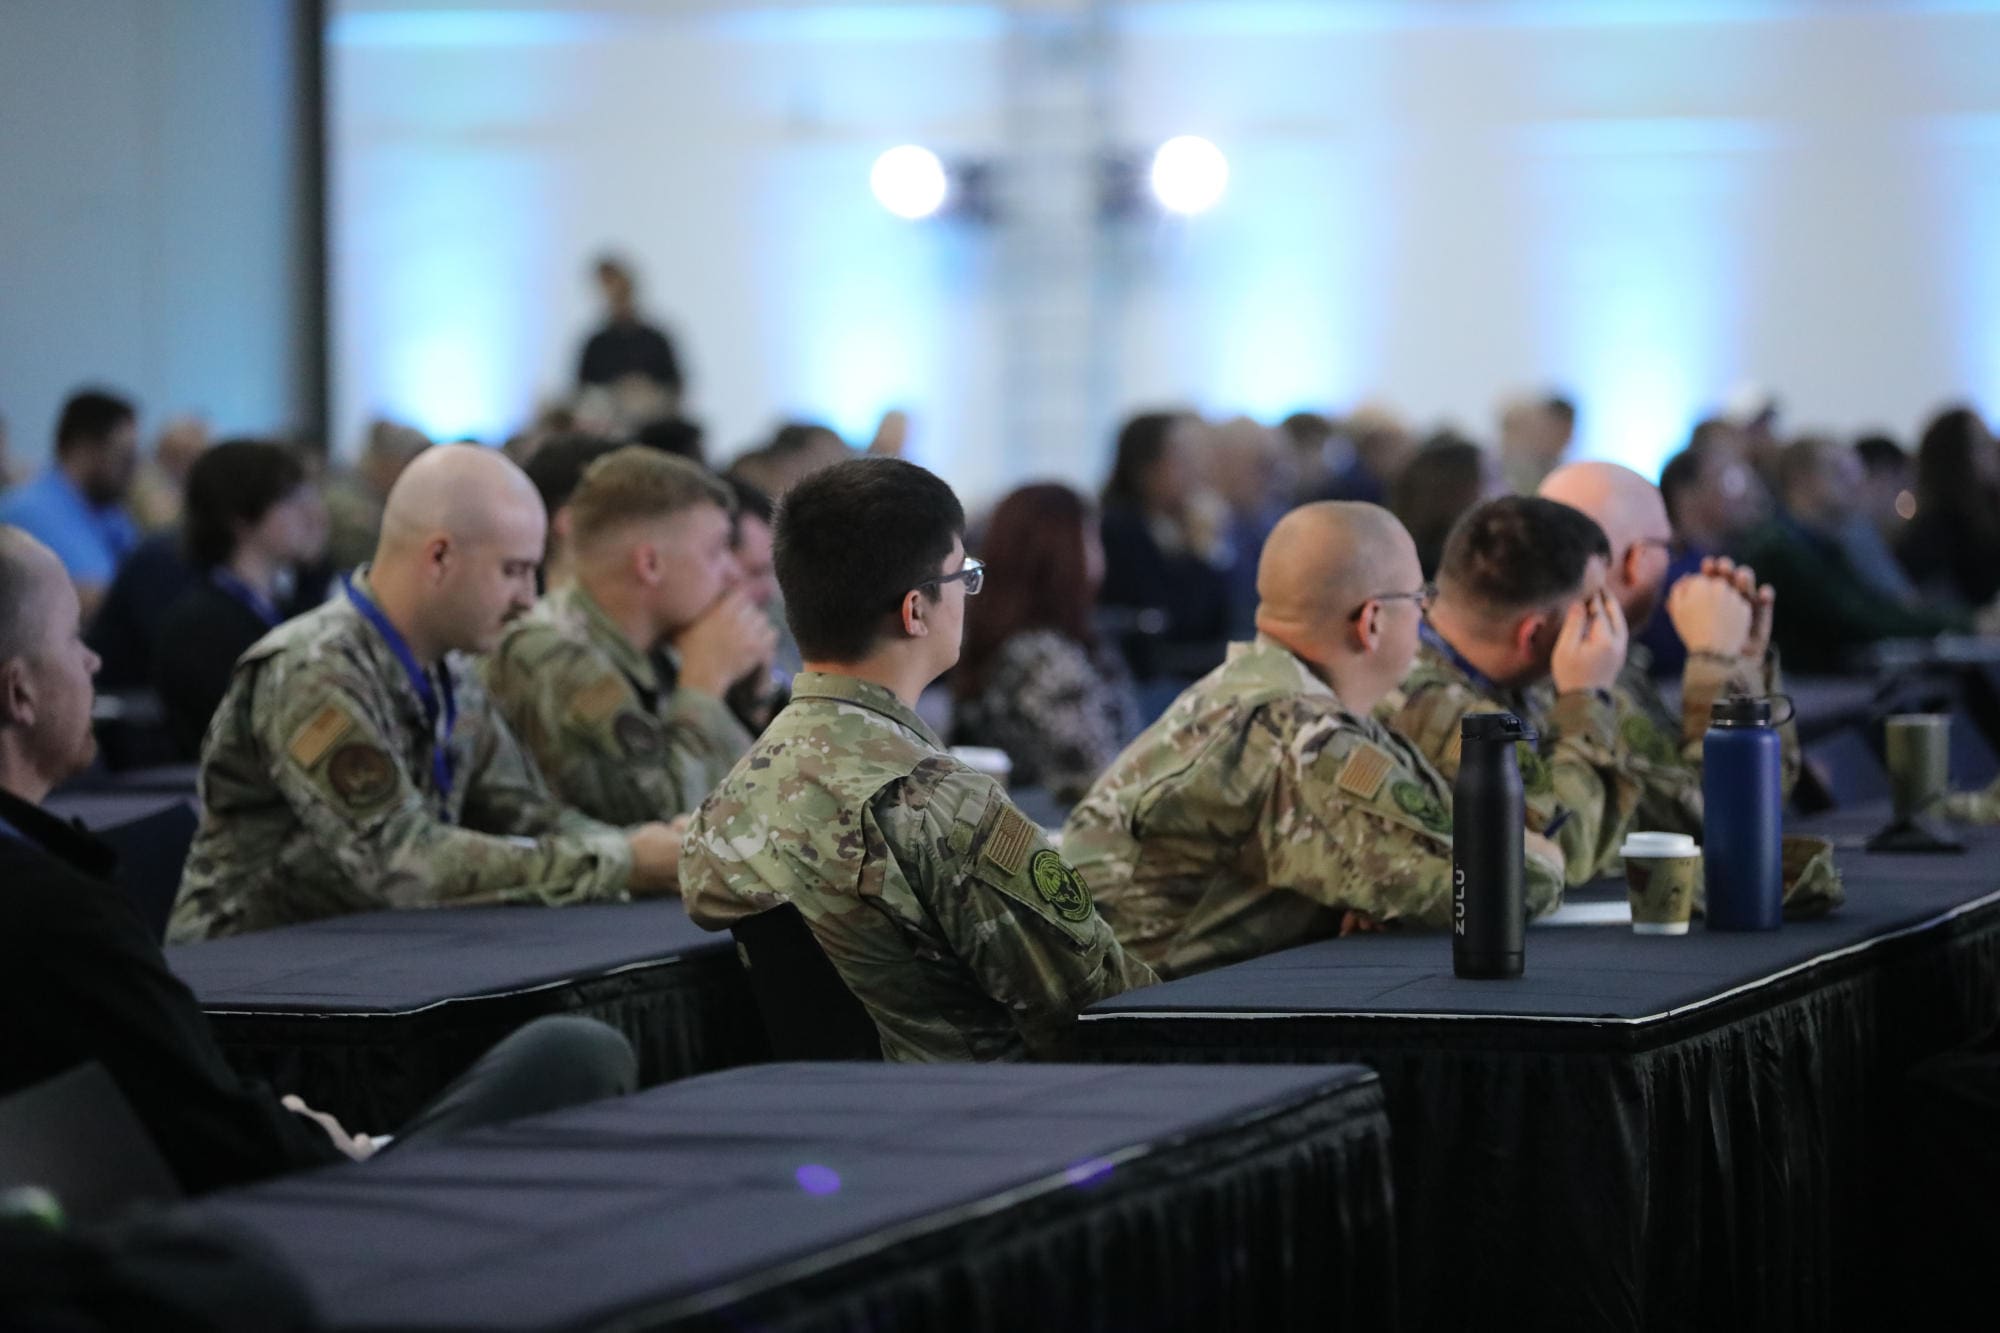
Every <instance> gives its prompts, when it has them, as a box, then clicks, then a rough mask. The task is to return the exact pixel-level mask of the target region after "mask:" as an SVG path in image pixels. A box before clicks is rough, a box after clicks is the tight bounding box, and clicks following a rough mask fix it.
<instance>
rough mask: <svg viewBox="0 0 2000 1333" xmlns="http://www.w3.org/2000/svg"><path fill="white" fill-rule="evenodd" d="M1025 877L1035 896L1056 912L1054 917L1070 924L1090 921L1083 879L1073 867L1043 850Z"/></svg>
mask: <svg viewBox="0 0 2000 1333" xmlns="http://www.w3.org/2000/svg"><path fill="white" fill-rule="evenodd" d="M1028 874H1029V877H1030V878H1032V879H1033V880H1034V881H1035V892H1036V893H1039V894H1041V895H1042V901H1043V902H1045V903H1047V904H1048V905H1049V906H1050V907H1053V908H1055V909H1056V915H1057V916H1059V917H1061V918H1062V919H1063V920H1065V921H1070V922H1078V921H1087V920H1089V919H1090V913H1091V905H1090V888H1089V886H1087V885H1086V884H1085V883H1084V882H1083V876H1082V875H1079V874H1077V873H1076V867H1075V866H1073V865H1071V864H1070V863H1069V862H1067V861H1065V860H1063V859H1062V857H1061V856H1059V855H1057V854H1056V853H1055V852H1053V851H1051V850H1049V849H1048V848H1046V847H1044V848H1042V850H1041V851H1039V852H1036V853H1035V859H1034V861H1033V862H1032V863H1030V865H1029V867H1028Z"/></svg>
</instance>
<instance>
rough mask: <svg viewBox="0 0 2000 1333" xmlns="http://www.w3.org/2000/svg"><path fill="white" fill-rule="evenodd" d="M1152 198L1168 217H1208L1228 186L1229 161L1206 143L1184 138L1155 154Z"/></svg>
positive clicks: (1197, 139)
mask: <svg viewBox="0 0 2000 1333" xmlns="http://www.w3.org/2000/svg"><path fill="white" fill-rule="evenodd" d="M1152 181H1153V197H1154V198H1155V199H1158V200H1159V201H1160V207H1161V208H1164V209H1166V210H1167V211H1168V212H1169V213H1205V212H1207V211H1208V210H1209V209H1211V208H1214V207H1215V205H1216V204H1217V202H1219V201H1220V200H1221V198H1222V192H1223V190H1224V189H1225V188H1227V187H1228V185H1229V159H1228V158H1226V157H1224V156H1223V155H1222V150H1221V149H1220V148H1217V147H1216V146H1215V145H1214V144H1212V143H1210V142H1209V141H1208V140H1206V139H1202V138H1198V137H1196V136H1195V135H1192V134H1183V135H1181V136H1180V137H1179V138H1177V139H1169V140H1167V141H1166V142H1165V143H1163V144H1161V145H1160V150H1159V151H1158V152H1157V153H1154V154H1153V174H1152Z"/></svg>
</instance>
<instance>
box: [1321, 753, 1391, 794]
mask: <svg viewBox="0 0 2000 1333" xmlns="http://www.w3.org/2000/svg"><path fill="white" fill-rule="evenodd" d="M1395 767H1396V761H1395V760H1393V759H1391V758H1390V757H1389V756H1388V755H1386V754H1384V753H1382V751H1381V750H1380V749H1378V748H1377V747H1376V746H1374V745H1372V744H1370V743H1368V742H1365V741H1364V742H1363V743H1362V744H1361V745H1360V746H1358V747H1356V749H1355V750H1354V752H1353V753H1352V754H1350V755H1348V756H1347V762H1346V763H1344V764H1342V765H1341V766H1340V776H1339V777H1338V778H1335V779H1334V785H1335V786H1337V787H1339V788H1340V789H1341V790H1342V791H1344V792H1347V793H1348V794H1350V795H1352V796H1357V797H1359V798H1360V799H1362V800H1364V801H1372V800H1374V799H1375V793H1377V792H1379V791H1381V790H1382V784H1383V783H1384V782H1385V781H1387V780H1388V777H1389V774H1390V773H1392V772H1394V771H1395Z"/></svg>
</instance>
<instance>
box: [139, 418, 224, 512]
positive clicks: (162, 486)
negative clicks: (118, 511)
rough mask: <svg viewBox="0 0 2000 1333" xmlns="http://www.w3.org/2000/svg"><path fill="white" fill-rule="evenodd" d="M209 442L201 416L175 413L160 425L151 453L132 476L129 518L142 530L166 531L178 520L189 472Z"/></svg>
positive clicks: (206, 429)
mask: <svg viewBox="0 0 2000 1333" xmlns="http://www.w3.org/2000/svg"><path fill="white" fill-rule="evenodd" d="M208 444H209V434H208V423H207V422H205V421H203V420H202V419H201V418H200V417H175V418H174V419H173V420H172V421H169V422H168V423H167V424H166V425H164V426H162V427H161V428H160V434H159V438H158V439H156V440H154V441H153V456H152V457H151V458H148V459H146V460H145V461H144V462H142V463H140V464H139V470H138V473H137V475H136V476H134V477H133V479H132V499H131V510H132V518H133V519H134V521H136V522H137V523H138V525H139V527H140V528H141V529H142V530H143V531H146V532H165V531H167V530H168V529H170V528H172V527H174V526H175V525H177V524H178V523H179V522H180V521H181V503H182V498H183V497H184V496H185V494H186V492H187V480H188V472H189V471H190V470H191V469H192V468H193V467H194V460H195V459H197V458H199V457H201V451H202V450H204V449H206V448H208Z"/></svg>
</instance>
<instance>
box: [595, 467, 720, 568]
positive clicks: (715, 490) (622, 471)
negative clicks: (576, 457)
mask: <svg viewBox="0 0 2000 1333" xmlns="http://www.w3.org/2000/svg"><path fill="white" fill-rule="evenodd" d="M703 504H712V505H716V506H719V507H720V508H721V509H722V511H723V512H724V513H725V514H730V515H732V516H733V515H734V514H735V513H736V497H735V495H733V494H732V493H731V492H730V489H729V487H728V486H727V485H726V484H725V483H724V482H723V481H722V479H721V478H719V477H716V476H714V475H712V474H710V473H708V472H706V471H704V470H703V469H702V468H700V467H699V466H697V465H696V464H694V463H690V462H688V461H687V460H686V459H685V458H677V457H675V456H674V455H672V454H669V453H664V452H662V451H661V450H658V449H654V448H651V447H650V446H647V445H643V444H631V445H626V446H625V447H624V448H622V449H614V450H612V451H611V452H610V453H608V454H606V455H604V456H603V457H602V458H600V459H598V460H597V461H596V462H594V463H592V464H591V465H590V466H589V467H587V468H585V469H584V472H583V480H582V481H580V482H578V483H577V487H576V491H575V493H573V494H572V495H571V496H570V499H569V531H570V540H571V542H572V543H574V544H575V545H576V546H577V547H579V548H582V547H586V546H593V545H595V544H597V543H598V542H599V541H601V540H602V539H603V538H604V537H605V536H606V535H608V534H610V533H612V532H614V531H616V530H617V529H619V528H621V527H623V526H625V525H626V524H628V523H634V522H638V521H641V520H649V519H659V518H667V517H669V516H671V515H673V514H678V513H680V512H681V511H682V510H684V509H692V508H694V507H695V506H696V505H703Z"/></svg>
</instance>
